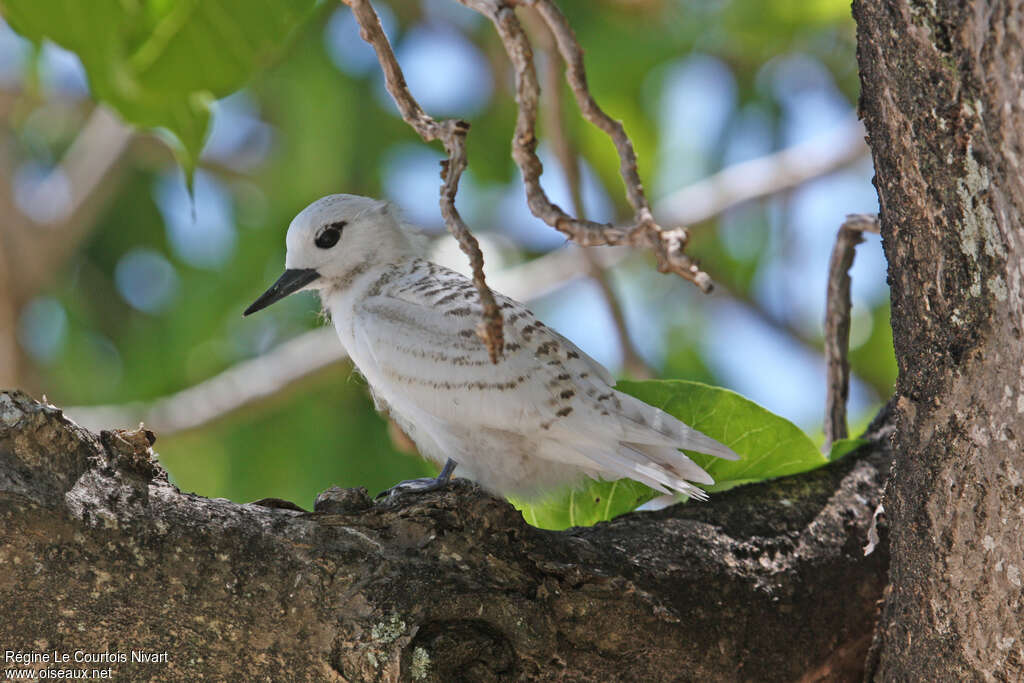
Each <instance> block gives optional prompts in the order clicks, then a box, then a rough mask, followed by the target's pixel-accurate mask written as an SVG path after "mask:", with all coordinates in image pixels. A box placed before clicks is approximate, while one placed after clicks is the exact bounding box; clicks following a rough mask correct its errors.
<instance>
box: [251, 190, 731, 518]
mask: <svg viewBox="0 0 1024 683" xmlns="http://www.w3.org/2000/svg"><path fill="white" fill-rule="evenodd" d="M286 244H287V249H288V251H287V256H286V257H285V271H284V274H283V275H282V276H281V277H280V279H278V280H277V282H275V283H274V284H273V285H272V286H271V287H270V288H269V289H268V290H267V291H266V292H265V293H264V294H263V295H261V296H260V297H259V298H258V299H257V300H256V301H255V302H254V303H253V304H252V305H251V306H250V307H249V308H248V309H246V311H245V314H246V315H249V314H250V313H254V312H256V311H258V310H260V309H262V308H265V307H266V306H269V305H270V304H272V303H274V302H275V301H278V300H280V299H282V298H284V297H286V296H288V295H289V294H292V293H294V292H298V291H302V290H307V289H315V290H317V291H318V292H319V294H320V299H321V301H322V302H323V306H324V308H325V309H326V310H327V311H328V312H329V313H330V317H331V320H332V322H333V324H334V328H335V330H336V331H337V333H338V337H339V339H340V340H341V343H342V345H343V346H344V347H345V350H346V351H347V352H348V355H349V356H350V357H351V358H352V361H353V362H354V363H355V365H356V367H357V368H358V369H359V372H361V373H362V374H363V376H364V377H365V378H366V380H367V382H368V383H369V385H370V389H371V391H372V394H373V398H374V401H375V402H376V405H377V408H378V410H381V411H386V412H387V413H388V414H390V416H391V417H392V418H393V419H394V420H395V421H396V422H397V423H398V425H399V426H400V427H401V428H402V429H403V430H404V431H405V433H406V434H408V435H409V437H410V438H411V439H412V440H413V441H414V442H415V443H416V446H417V448H418V449H419V452H420V453H421V454H422V455H423V456H424V457H426V458H428V459H429V460H432V461H433V462H435V463H437V464H438V465H439V466H440V465H442V464H443V465H444V467H443V469H442V471H441V474H440V475H439V476H438V477H437V478H436V479H423V480H415V481H411V482H402V483H401V484H399V485H398V487H396V489H394V490H430V489H435V488H440V487H443V486H445V485H447V483H448V480H449V479H450V477H451V475H452V471H453V470H454V469H455V467H456V466H458V468H459V470H460V472H461V473H464V474H465V475H466V476H467V477H469V478H470V479H473V480H474V481H476V482H477V483H479V484H480V485H481V486H483V487H484V488H485V489H488V490H489V491H492V492H494V493H497V494H501V495H507V496H514V497H518V498H521V499H526V500H537V499H540V498H543V497H544V496H545V495H548V494H550V493H552V492H553V491H556V490H558V489H560V488H565V487H570V486H578V485H579V484H581V483H582V482H583V481H584V480H585V478H586V477H592V478H601V479H609V480H611V479H621V478H629V479H634V480H636V481H639V482H642V483H644V484H647V485H648V486H650V487H652V488H654V489H656V490H658V491H661V492H662V493H670V492H680V493H684V494H686V495H688V496H692V497H694V498H698V499H704V498H706V497H707V494H706V493H705V492H704V491H703V490H702V489H700V488H698V487H696V486H694V485H693V484H691V483H690V482H697V483H700V484H712V483H714V481H713V479H712V478H711V477H710V476H709V475H708V474H707V473H706V472H705V471H704V470H703V469H701V468H700V467H699V466H697V464H696V463H694V462H693V461H692V460H691V459H690V458H688V457H687V456H686V455H684V454H683V453H682V452H680V451H679V450H678V449H680V448H686V449H690V450H694V451H699V452H702V453H708V454H711V455H715V456H718V457H721V458H727V459H730V460H735V459H737V458H738V457H739V456H737V455H736V453H734V452H733V451H732V450H731V449H729V448H728V447H726V446H724V445H722V444H720V443H719V442H717V441H715V440H714V439H711V438H710V437H708V436H705V435H704V434H702V433H701V432H698V431H697V430H695V429H692V428H691V427H689V426H687V425H686V424H684V423H683V422H680V421H679V420H677V419H676V418H674V417H672V416H671V415H669V414H667V413H665V412H664V411H662V410H659V409H658V408H655V407H653V406H650V405H648V404H646V403H644V402H643V401H640V400H639V399H636V398H634V397H632V396H629V395H627V394H623V393H621V392H618V391H616V390H615V389H613V388H612V386H613V385H614V384H615V380H614V379H613V378H612V376H611V375H610V374H609V373H608V371H607V370H606V369H605V368H604V367H602V366H601V364H599V363H598V362H597V361H595V360H594V359H593V358H591V357H589V356H588V355H587V354H585V353H583V351H581V350H580V349H579V348H577V347H576V345H575V344H573V343H572V342H570V341H569V340H568V339H566V338H565V337H563V336H561V335H560V334H558V333H557V332H555V331H554V330H552V329H551V328H549V327H546V326H545V325H544V324H543V323H541V322H540V321H539V320H537V319H536V318H535V317H534V315H533V313H531V312H530V311H529V310H527V308H526V307H525V306H524V305H523V304H521V303H519V302H518V301H514V300H512V299H509V298H508V297H505V296H501V295H500V294H497V293H495V297H496V298H497V301H498V304H499V306H500V308H501V313H502V317H503V318H504V333H505V347H504V353H503V354H502V357H501V359H500V361H499V362H498V363H497V364H494V363H492V362H491V359H490V357H489V355H488V352H487V348H486V346H485V345H484V343H483V341H482V340H481V339H480V338H479V336H478V335H477V331H476V330H477V324H478V322H479V321H480V319H481V306H480V304H479V301H478V295H477V291H476V289H475V287H474V286H473V283H472V282H471V281H470V280H469V279H468V278H467V277H465V276H463V275H461V274H459V273H455V272H453V271H451V270H448V269H447V268H444V267H442V266H439V265H437V264H434V263H431V262H430V261H428V260H426V259H425V258H423V256H422V253H423V239H422V238H421V235H420V233H419V231H418V230H417V229H415V228H414V227H413V226H411V225H409V224H407V223H405V222H404V221H403V220H402V219H401V217H400V215H399V213H398V210H397V209H396V208H395V207H394V206H393V205H392V204H390V203H388V202H386V201H378V200H374V199H369V198H367V197H359V196H355V195H346V194H335V195H329V196H327V197H323V198H322V199H320V200H318V201H316V202H313V203H312V204H310V205H309V206H308V207H306V208H305V209H304V210H303V211H302V212H301V213H300V214H299V215H298V216H296V217H295V219H294V220H292V222H291V225H290V226H289V227H288V234H287V237H286ZM687 480H689V481H687Z"/></svg>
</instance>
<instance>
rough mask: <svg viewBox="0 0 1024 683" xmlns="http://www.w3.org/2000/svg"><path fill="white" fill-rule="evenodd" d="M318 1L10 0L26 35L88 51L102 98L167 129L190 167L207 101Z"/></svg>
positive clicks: (13, 17) (279, 43) (10, 17)
mask: <svg viewBox="0 0 1024 683" xmlns="http://www.w3.org/2000/svg"><path fill="white" fill-rule="evenodd" d="M314 4H315V0H265V1H262V2H258V3H255V6H254V3H253V2H252V1H251V0H133V1H131V2H124V1H123V0H89V2H88V3H82V2H80V1H79V0H3V1H2V2H0V9H2V10H3V14H4V17H5V18H6V19H7V21H8V22H9V23H10V24H11V26H12V27H13V28H14V29H15V30H16V31H18V32H19V33H21V34H22V35H23V36H25V37H27V38H30V39H32V40H34V41H37V42H40V41H42V40H44V39H48V40H52V41H53V42H55V43H57V44H58V45H60V46H61V47H64V48H66V49H68V50H70V51H72V52H74V53H75V54H76V55H78V57H79V59H81V60H82V64H83V66H84V67H85V70H86V72H87V73H88V75H89V85H90V87H91V88H92V91H93V94H94V95H95V96H96V97H97V99H100V100H103V101H104V102H106V103H107V104H110V105H111V106H113V107H114V108H115V109H117V111H118V112H120V114H121V115H122V116H123V117H124V118H125V119H126V120H127V121H129V122H131V123H134V124H137V125H140V126H146V127H153V128H156V127H163V128H166V129H168V130H169V131H170V132H171V133H172V134H173V136H174V138H175V139H176V141H177V142H178V143H179V144H180V146H179V147H178V150H179V159H180V161H181V162H182V164H183V165H184V167H185V169H186V171H187V172H188V173H189V174H191V172H192V169H193V168H194V167H195V163H196V160H197V159H198V157H199V152H200V149H201V148H202V146H203V140H204V139H205V137H206V132H207V125H208V124H209V120H210V109H209V107H210V104H211V103H212V102H213V100H214V99H216V98H218V97H223V96H225V95H228V94H230V93H232V92H234V91H235V90H238V89H239V88H240V87H242V86H243V85H245V84H246V82H247V81H248V80H249V79H250V78H252V76H253V75H254V74H255V73H256V72H257V70H259V69H260V68H262V67H264V66H266V64H267V63H268V62H269V60H270V59H271V58H272V57H273V56H275V55H277V54H279V53H280V52H281V51H282V50H283V49H284V47H285V46H286V45H287V41H288V40H289V38H290V36H291V33H292V31H293V30H294V29H295V28H296V27H298V26H300V25H301V24H302V23H303V22H304V21H305V19H306V18H307V16H308V15H309V13H310V10H311V9H312V8H313V6H314Z"/></svg>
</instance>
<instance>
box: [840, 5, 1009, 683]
mask: <svg viewBox="0 0 1024 683" xmlns="http://www.w3.org/2000/svg"><path fill="white" fill-rule="evenodd" d="M854 15H855V18H856V19H857V25H858V44H859V49H858V52H859V61H860V70H861V83H862V96H861V108H862V114H863V116H864V119H865V122H866V126H867V130H868V133H869V138H870V140H869V141H870V145H871V149H872V151H873V154H874V160H875V170H876V177H875V184H876V186H877V188H878V194H879V199H880V203H881V225H882V236H883V241H884V246H885V252H886V256H887V257H888V260H889V280H890V284H891V286H892V304H893V315H892V321H893V332H894V339H895V344H896V357H897V360H898V361H899V369H900V373H899V382H898V385H897V394H898V402H897V403H896V412H897V416H898V418H897V433H896V449H895V450H896V453H897V456H896V460H895V463H894V474H893V479H892V482H891V485H890V489H889V494H888V495H887V498H886V510H887V513H888V515H889V519H890V523H891V526H892V538H891V552H892V558H893V559H892V569H891V575H890V582H891V591H890V592H889V593H888V599H887V602H886V605H885V609H884V614H883V619H882V623H881V627H880V632H879V635H878V643H877V645H878V647H877V653H876V654H877V660H876V661H875V662H873V666H875V667H877V670H876V672H875V673H876V675H877V678H878V679H880V680H968V679H970V680H974V679H979V680H980V679H986V680H1021V679H1022V678H1024V592H1022V590H1021V586H1022V580H1024V341H1022V339H1021V334H1022V330H1024V229H1022V225H1024V223H1022V220H1024V167H1022V163H1024V100H1022V93H1024V42H1022V41H1024V3H1022V2H1020V1H1019V0H1017V1H1009V0H988V1H985V0H975V1H973V2H962V1H953V0H930V1H929V2H923V1H918V2H912V1H908V0H888V1H885V2H880V1H878V0H857V1H856V2H855V3H854Z"/></svg>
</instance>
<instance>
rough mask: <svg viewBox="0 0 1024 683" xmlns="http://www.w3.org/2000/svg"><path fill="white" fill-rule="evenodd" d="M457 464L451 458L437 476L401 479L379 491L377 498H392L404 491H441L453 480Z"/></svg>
mask: <svg viewBox="0 0 1024 683" xmlns="http://www.w3.org/2000/svg"><path fill="white" fill-rule="evenodd" d="M455 465H456V463H455V461H454V460H452V459H450V458H449V459H448V462H446V463H445V464H444V468H442V469H441V473H440V474H438V475H437V476H436V477H433V478H430V477H425V478H423V479H407V480H406V481H400V482H398V483H397V484H395V485H394V486H392V487H391V488H389V489H387V490H386V491H381V492H380V493H378V494H377V500H380V499H381V498H385V497H386V498H387V499H388V500H392V499H393V498H396V497H397V496H399V495H401V494H403V493H427V492H428V491H440V490H441V489H444V488H446V487H447V486H448V483H449V482H450V481H451V480H452V472H454V471H455Z"/></svg>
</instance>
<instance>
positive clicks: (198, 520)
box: [0, 392, 890, 681]
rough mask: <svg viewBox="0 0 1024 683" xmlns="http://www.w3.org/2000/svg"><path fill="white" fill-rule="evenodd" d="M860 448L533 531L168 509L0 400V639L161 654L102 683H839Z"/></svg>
mask: <svg viewBox="0 0 1024 683" xmlns="http://www.w3.org/2000/svg"><path fill="white" fill-rule="evenodd" d="M876 427H877V429H876V430H875V431H874V432H873V433H872V435H871V438H872V444H871V446H870V447H865V448H863V449H862V450H861V452H860V454H859V455H855V456H847V457H846V458H844V459H842V460H840V461H838V462H836V463H833V464H831V465H829V466H828V467H825V468H823V469H820V470H817V471H815V472H811V473H808V474H805V475H801V476H799V477H791V478H787V479H782V480H778V481H774V482H771V483H768V484H763V485H756V486H747V487H742V488H739V489H734V490H733V491H730V492H727V493H723V494H720V495H716V496H715V497H714V499H713V501H712V502H711V503H708V504H700V505H677V506H673V507H671V508H668V509H666V510H663V511H660V512H657V513H633V514H629V515H625V516H623V517H620V518H618V519H616V520H614V521H612V522H610V523H605V524H600V525H597V526H595V527H592V528H584V529H570V530H567V531H564V532H547V531H540V530H538V529H534V528H531V527H529V526H527V525H526V524H525V523H524V522H523V519H522V516H521V515H520V514H518V513H517V512H516V511H515V510H514V509H512V508H511V506H509V505H508V504H507V503H505V502H504V501H500V500H497V499H495V498H493V497H491V496H489V495H487V494H486V493H484V492H483V491H481V490H480V489H478V488H476V487H475V486H473V485H471V484H469V483H468V482H465V481H463V480H457V481H456V483H455V485H453V486H452V487H450V488H449V489H447V490H445V491H442V492H434V493H428V494H422V495H418V496H416V495H414V496H403V497H400V498H399V499H397V500H396V501H393V502H391V503H385V504H374V503H373V502H372V501H371V500H369V498H367V496H366V494H365V491H363V490H357V489H349V490H342V489H331V490H329V491H327V492H326V493H325V494H322V495H321V496H320V497H319V499H318V502H317V505H316V512H314V513H305V512H302V511H299V510H296V509H279V508H278V509H271V508H267V507H263V506H260V505H254V504H247V505H239V504H236V503H232V502H230V501H227V500H223V499H216V500H210V499H206V498H202V497H199V496H195V495H191V494H182V493H180V492H179V491H178V490H177V489H176V488H175V487H174V486H172V485H171V484H169V483H168V481H167V476H166V473H165V472H164V471H163V469H162V468H161V467H160V466H159V464H158V463H157V462H155V461H154V459H153V458H154V454H153V452H152V450H151V448H150V445H151V434H147V433H145V432H106V433H103V434H101V435H99V436H97V435H95V434H92V433H89V432H87V431H85V430H84V429H82V428H80V427H78V426H77V425H75V424H74V423H72V422H70V421H69V420H67V419H66V418H64V417H63V416H62V415H61V413H60V411H59V410H58V409H56V408H55V407H53V406H45V405H41V404H39V403H36V402H34V401H32V400H31V399H29V398H28V397H27V396H25V395H24V394H21V393H18V392H15V393H0V515H2V518H3V521H4V523H3V525H0V547H3V549H4V552H3V555H0V564H3V575H4V580H3V581H0V600H2V601H3V604H4V605H5V609H6V611H5V614H4V619H3V620H0V639H2V640H3V641H4V642H5V643H7V645H6V646H5V647H8V648H10V649H13V650H24V651H33V650H43V651H46V650H57V651H67V652H74V651H75V650H83V651H86V652H94V651H100V652H101V651H106V650H111V651H123V652H125V653H127V652H128V651H129V650H131V649H138V650H146V651H156V652H163V651H166V652H167V653H168V656H167V661H166V662H161V663H157V664H138V663H132V662H130V661H129V662H125V663H115V664H113V668H114V670H115V671H114V674H115V677H124V678H126V679H139V680H141V679H150V680H152V679H160V680H198V679H200V678H202V679H213V680H220V679H223V678H226V677H231V678H239V679H244V680H257V679H261V680H262V679H268V678H269V679H282V678H289V679H295V680H308V679H315V680H335V679H338V680H350V681H371V680H389V681H391V680H417V681H451V680H495V679H517V680H521V679H530V680H537V681H555V680H565V679H566V678H571V679H572V680H578V681H608V680H674V679H677V678H679V676H680V675H681V674H680V672H685V677H687V678H693V679H709V680H723V679H728V680H741V681H747V680H757V681H793V680H797V679H799V678H800V677H801V676H805V675H808V676H817V677H818V678H819V679H821V678H827V679H828V680H853V679H854V678H855V677H857V676H858V674H859V672H860V671H861V670H862V666H863V661H864V659H863V655H864V652H865V650H866V648H867V644H868V641H869V638H870V633H871V629H872V626H873V624H874V620H875V614H876V603H877V601H878V599H879V597H880V596H881V593H882V589H883V586H884V585H885V581H886V568H887V562H888V553H887V547H886V546H885V544H884V543H883V545H882V546H880V547H879V549H878V550H877V551H876V552H875V553H873V554H872V555H871V556H869V557H866V558H865V557H864V556H863V555H862V553H861V551H860V546H861V544H862V542H863V538H864V536H865V534H866V529H867V526H868V524H870V520H871V515H872V511H873V509H874V506H875V505H876V504H877V501H878V497H879V492H880V488H881V484H882V480H883V478H884V476H885V471H886V469H887V466H888V459H889V457H890V456H889V452H888V446H887V444H888V438H887V436H886V434H887V433H888V429H889V428H888V426H887V425H885V424H884V421H880V423H879V424H878V425H876ZM837 587H840V588H837ZM837 589H839V590H841V591H842V593H843V599H841V600H837V599H835V596H836V591H837ZM55 603H57V604H60V606H61V609H60V610H59V611H57V610H51V609H39V605H41V604H55ZM794 615H799V618H794ZM240 651H243V652H246V654H247V656H245V657H241V658H239V657H238V656H237V653H238V652H240ZM8 666H9V665H8ZM104 666H106V665H104Z"/></svg>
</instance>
